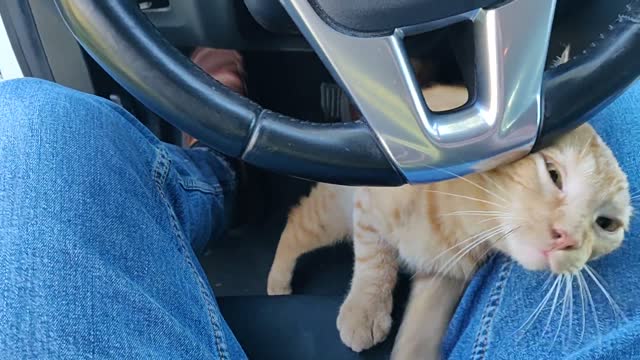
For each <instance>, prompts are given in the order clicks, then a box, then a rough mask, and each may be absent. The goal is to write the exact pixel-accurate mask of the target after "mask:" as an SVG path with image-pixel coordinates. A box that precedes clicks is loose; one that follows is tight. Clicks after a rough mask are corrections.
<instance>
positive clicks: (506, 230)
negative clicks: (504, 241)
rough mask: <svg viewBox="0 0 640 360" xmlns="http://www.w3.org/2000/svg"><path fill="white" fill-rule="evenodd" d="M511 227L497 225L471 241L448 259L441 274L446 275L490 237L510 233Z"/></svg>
mask: <svg viewBox="0 0 640 360" xmlns="http://www.w3.org/2000/svg"><path fill="white" fill-rule="evenodd" d="M513 230H514V228H513V227H511V228H510V227H509V226H508V225H498V226H497V228H496V229H495V230H493V231H490V232H488V233H486V232H485V235H484V236H482V237H481V238H479V239H477V240H475V241H473V242H472V243H471V244H468V245H467V246H465V247H464V248H462V249H461V250H460V251H458V252H457V253H456V254H455V255H454V256H453V257H452V258H451V259H449V260H448V261H447V262H446V263H445V264H444V265H443V266H442V270H441V272H440V273H441V274H442V275H443V276H444V275H445V274H447V273H448V272H449V271H450V270H451V269H452V268H453V267H454V266H455V265H456V264H457V263H458V262H459V261H460V260H462V259H463V258H464V257H465V256H466V255H467V254H469V253H470V252H471V251H472V250H474V249H475V248H477V247H478V246H480V245H481V244H483V243H485V242H487V241H489V240H491V238H492V237H494V236H496V235H499V234H506V233H509V232H510V231H513Z"/></svg>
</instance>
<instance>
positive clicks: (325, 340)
mask: <svg viewBox="0 0 640 360" xmlns="http://www.w3.org/2000/svg"><path fill="white" fill-rule="evenodd" d="M266 186H267V187H268V188H269V189H268V191H267V193H268V195H269V197H270V199H269V200H267V204H268V206H267V207H268V211H267V212H265V213H266V215H265V217H264V218H263V219H261V220H260V221H253V222H252V223H249V224H244V225H243V226H240V227H237V228H235V229H233V230H232V231H230V232H229V233H228V235H227V237H226V238H225V239H223V240H221V241H218V242H215V243H213V244H211V245H210V247H209V248H208V249H207V250H206V251H205V253H204V254H203V255H201V257H200V260H201V263H202V266H203V268H204V270H205V272H206V274H207V276H208V278H209V281H210V283H211V286H212V288H213V289H214V292H215V294H216V296H217V299H218V304H219V306H220V309H221V312H222V313H223V316H224V318H225V320H226V321H227V323H228V324H229V326H230V327H231V329H232V330H233V332H234V334H235V336H236V337H237V338H238V341H239V342H240V344H241V345H242V346H243V348H244V349H245V351H246V352H247V355H248V356H249V358H252V359H383V358H385V359H386V358H388V356H389V353H390V351H391V346H392V345H393V344H392V340H393V338H394V335H395V332H396V331H397V326H398V324H399V318H400V316H401V314H402V311H403V306H404V303H405V299H406V297H407V293H408V288H409V287H408V277H407V276H406V275H404V276H401V278H400V280H399V284H398V287H397V289H396V290H397V291H396V294H395V295H396V296H395V306H394V314H393V317H394V328H393V329H392V334H391V335H390V336H389V337H388V339H387V340H386V341H385V342H384V343H382V344H380V345H378V346H375V347H374V348H372V349H371V350H367V351H364V352H363V353H361V354H356V353H354V352H352V351H351V350H350V349H348V348H347V347H346V346H345V345H343V344H342V342H341V341H340V338H339V334H338V330H337V329H336V325H335V324H336V317H337V315H338V309H339V307H340V304H341V303H342V300H343V299H344V297H345V295H346V293H347V291H348V288H349V282H350V279H351V274H352V266H353V251H352V249H351V244H350V243H349V242H343V243H340V244H338V245H336V246H333V247H328V248H323V249H319V250H316V251H314V252H312V253H309V254H306V255H304V256H302V257H301V258H300V259H299V261H298V264H297V266H296V269H295V273H294V278H293V283H292V289H293V294H292V295H289V296H276V297H269V296H267V294H266V287H267V276H268V273H269V269H270V267H271V262H272V260H273V256H274V254H275V250H276V246H277V244H278V239H279V236H280V233H281V231H282V229H283V228H284V225H285V222H286V214H287V212H288V210H289V208H290V207H291V206H292V205H294V204H295V203H296V202H297V201H298V200H299V198H300V197H301V196H303V195H304V194H306V193H307V192H308V190H309V187H310V184H309V183H306V182H304V181H301V180H295V179H291V178H284V177H271V179H270V183H268V184H266Z"/></svg>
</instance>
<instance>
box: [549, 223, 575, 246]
mask: <svg viewBox="0 0 640 360" xmlns="http://www.w3.org/2000/svg"><path fill="white" fill-rule="evenodd" d="M551 238H552V239H553V242H554V244H553V248H554V250H569V249H573V248H575V247H576V246H578V242H577V241H576V239H574V238H573V236H571V235H570V234H569V233H568V232H567V231H566V230H564V229H561V228H558V227H554V228H552V229H551Z"/></svg>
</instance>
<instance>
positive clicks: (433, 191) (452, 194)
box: [423, 189, 507, 209]
mask: <svg viewBox="0 0 640 360" xmlns="http://www.w3.org/2000/svg"><path fill="white" fill-rule="evenodd" d="M423 191H425V192H430V193H434V194H440V195H449V196H453V197H457V198H461V199H466V200H472V201H477V202H481V203H485V204H489V205H493V206H497V207H499V208H503V209H506V208H507V206H506V205H501V204H498V203H496V202H493V201H489V200H483V199H478V198H475V197H472V196H466V195H461V194H455V193H450V192H446V191H440V190H431V189H423Z"/></svg>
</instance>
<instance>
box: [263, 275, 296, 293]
mask: <svg viewBox="0 0 640 360" xmlns="http://www.w3.org/2000/svg"><path fill="white" fill-rule="evenodd" d="M267 294H269V295H270V296H274V295H289V294H291V276H284V275H283V274H279V273H278V272H276V271H274V270H271V271H270V272H269V278H268V279H267Z"/></svg>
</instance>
